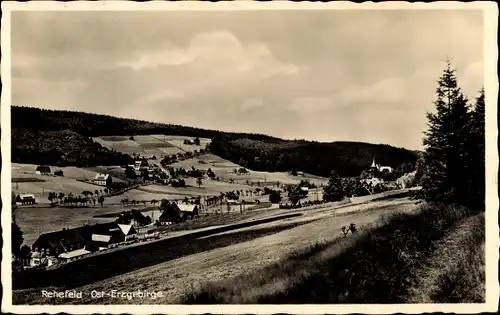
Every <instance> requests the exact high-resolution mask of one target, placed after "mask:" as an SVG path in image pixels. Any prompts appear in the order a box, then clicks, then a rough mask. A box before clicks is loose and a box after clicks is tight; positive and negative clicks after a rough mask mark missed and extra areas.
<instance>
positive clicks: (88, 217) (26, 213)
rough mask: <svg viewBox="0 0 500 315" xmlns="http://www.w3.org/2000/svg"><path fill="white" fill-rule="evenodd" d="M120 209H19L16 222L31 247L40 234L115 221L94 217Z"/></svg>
mask: <svg viewBox="0 0 500 315" xmlns="http://www.w3.org/2000/svg"><path fill="white" fill-rule="evenodd" d="M118 209H119V208H118V207H116V206H114V207H111V206H106V207H104V208H101V207H99V206H96V207H89V208H51V207H40V208H18V209H17V210H16V212H15V216H16V222H17V224H18V225H19V227H20V228H21V231H23V237H24V243H25V244H27V245H28V246H31V244H33V242H34V241H35V240H36V239H37V238H38V236H39V235H40V233H47V232H52V231H57V230H61V229H62V228H73V227H78V226H82V225H84V224H86V223H89V224H94V223H102V222H109V221H114V220H115V219H116V218H94V217H93V216H94V215H97V214H102V213H108V212H111V211H113V210H115V211H118Z"/></svg>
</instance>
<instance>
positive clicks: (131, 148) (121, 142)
mask: <svg viewBox="0 0 500 315" xmlns="http://www.w3.org/2000/svg"><path fill="white" fill-rule="evenodd" d="M93 139H94V141H96V142H98V143H100V144H101V145H102V146H104V147H106V148H109V149H114V150H116V151H119V152H122V153H126V154H130V155H132V154H134V153H135V154H140V155H143V156H149V155H155V156H156V157H162V156H165V155H173V154H178V153H183V152H193V151H194V150H200V149H204V148H205V147H206V145H207V144H208V143H209V142H210V139H205V138H200V145H199V146H198V145H185V144H184V140H185V139H190V140H194V139H195V138H193V137H182V136H167V135H135V136H133V140H130V136H101V137H95V138H93Z"/></svg>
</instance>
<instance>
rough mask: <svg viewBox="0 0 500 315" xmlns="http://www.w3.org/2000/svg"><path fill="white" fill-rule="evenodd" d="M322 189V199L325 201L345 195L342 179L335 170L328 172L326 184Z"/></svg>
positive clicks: (338, 199)
mask: <svg viewBox="0 0 500 315" xmlns="http://www.w3.org/2000/svg"><path fill="white" fill-rule="evenodd" d="M323 190H324V195H323V199H325V200H326V201H340V200H342V199H344V197H345V192H344V188H343V185H342V179H341V178H340V176H339V174H338V173H337V172H336V171H332V172H331V173H330V179H329V180H328V185H327V186H326V187H325V188H324V189H323Z"/></svg>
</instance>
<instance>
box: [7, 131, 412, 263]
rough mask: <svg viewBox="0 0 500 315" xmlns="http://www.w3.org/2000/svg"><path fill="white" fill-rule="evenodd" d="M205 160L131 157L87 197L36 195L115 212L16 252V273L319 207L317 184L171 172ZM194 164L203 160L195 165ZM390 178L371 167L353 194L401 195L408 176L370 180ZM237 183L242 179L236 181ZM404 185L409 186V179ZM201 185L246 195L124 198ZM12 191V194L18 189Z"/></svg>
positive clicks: (20, 197)
mask: <svg viewBox="0 0 500 315" xmlns="http://www.w3.org/2000/svg"><path fill="white" fill-rule="evenodd" d="M131 139H132V137H131ZM183 144H184V145H188V146H189V145H195V144H198V145H199V140H198V139H194V140H191V139H185V140H184V142H183ZM206 154H209V151H208V148H205V149H200V150H194V151H188V152H186V153H184V154H181V153H179V154H175V155H174V154H173V155H167V156H159V157H158V158H157V157H156V156H154V155H153V156H148V157H141V156H140V155H138V154H137V155H135V154H134V155H135V156H136V161H135V163H134V164H130V165H125V166H122V167H120V169H121V172H117V170H116V169H114V171H113V174H114V175H112V174H110V173H106V172H104V173H96V174H95V175H94V177H93V178H83V179H76V180H77V181H79V182H83V183H86V184H90V185H93V186H95V187H96V189H95V190H93V191H92V189H88V190H85V191H82V192H76V191H75V192H69V193H67V194H65V193H63V192H56V191H49V192H47V194H46V193H45V191H44V192H43V193H42V195H47V197H46V198H47V200H48V201H49V206H50V207H53V208H69V209H73V208H74V209H79V208H82V209H84V208H91V209H94V208H95V209H100V208H101V209H102V208H103V207H104V206H105V205H107V206H109V207H114V209H116V210H115V211H114V212H112V213H104V214H100V215H95V217H102V218H108V219H111V220H114V221H111V222H105V223H94V224H90V223H89V221H86V223H85V224H84V225H82V226H76V227H75V226H72V227H63V228H62V229H60V230H56V231H48V232H45V233H40V234H39V235H37V236H36V237H37V238H36V239H35V240H34V242H33V243H32V244H31V247H29V246H26V245H25V246H23V247H22V248H21V254H20V257H21V259H20V260H19V261H18V268H21V270H22V269H30V268H38V269H39V268H42V269H43V268H49V269H50V268H54V267H55V266H58V265H62V264H67V263H70V262H73V261H75V260H79V259H83V258H86V257H89V256H92V255H95V254H96V253H101V252H105V251H108V250H112V249H113V250H116V249H120V248H125V247H127V246H131V245H134V246H136V245H137V244H138V243H143V242H148V241H151V240H157V239H160V238H165V237H169V236H170V234H171V233H170V232H169V227H171V226H173V225H175V224H178V223H182V222H186V221H190V220H195V221H196V220H200V218H202V217H206V216H213V215H224V214H225V213H227V214H230V213H240V214H243V213H247V212H248V211H259V210H260V211H261V210H268V211H269V210H272V209H299V208H301V207H307V206H312V205H318V204H321V203H324V202H326V201H325V200H324V199H323V188H324V186H325V185H326V182H322V183H319V184H318V183H315V182H314V181H312V182H311V181H309V180H307V179H301V180H300V181H298V182H296V183H293V184H292V183H286V182H282V183H280V181H274V182H269V181H267V180H266V178H264V180H263V181H260V180H259V181H256V182H255V181H251V180H249V179H245V178H246V177H245V175H247V176H248V175H249V174H250V173H251V171H249V170H248V169H246V168H244V167H241V166H237V165H235V167H234V168H233V169H232V170H231V171H226V172H227V173H231V174H232V176H231V177H230V178H228V177H227V176H225V177H224V176H220V175H226V174H219V176H218V175H216V172H214V171H213V170H212V169H211V167H207V166H206V165H204V163H200V165H201V166H205V168H204V169H199V168H196V167H195V166H191V167H190V168H187V169H185V168H183V167H179V166H176V165H175V163H176V162H180V161H190V160H193V159H196V158H197V157H200V156H203V155H206ZM200 161H203V160H199V161H198V162H200ZM392 171H393V169H392V168H391V167H389V166H382V165H380V164H377V163H376V160H375V159H373V162H372V164H371V165H370V166H369V168H368V169H367V170H366V172H365V174H364V177H363V178H360V179H358V183H357V184H358V185H359V187H358V190H357V192H356V193H357V194H358V196H359V195H371V194H374V193H379V192H382V191H387V190H391V189H404V188H406V185H407V183H408V182H409V180H408V175H407V176H406V177H402V178H399V179H397V180H395V181H384V179H383V178H381V177H380V176H377V174H390V173H391V172H392ZM33 173H34V174H36V175H38V176H39V177H52V178H55V179H56V180H57V178H63V177H64V176H65V175H64V173H63V171H62V170H61V169H59V168H57V167H50V166H46V165H39V166H37V167H36V169H34V170H33ZM294 173H295V174H293V175H295V176H296V177H297V178H302V177H304V176H305V175H304V173H303V172H301V171H297V172H294ZM221 177H224V178H221ZM238 177H243V179H241V180H239V179H238ZM409 178H410V179H411V174H410V177H409ZM206 180H208V181H211V182H212V181H213V182H221V181H222V182H224V181H225V182H226V184H228V185H229V187H231V185H234V186H238V185H237V182H240V184H243V185H245V188H246V189H240V187H241V185H239V186H238V188H237V189H232V190H226V191H221V192H219V193H218V194H216V195H210V194H206V193H201V194H197V193H196V192H193V193H190V194H189V195H186V196H184V197H183V198H178V199H175V198H174V199H172V198H169V197H168V194H164V195H163V196H161V195H160V196H159V197H158V198H157V199H150V200H146V199H139V198H137V199H129V198H127V197H123V196H124V194H125V193H126V192H127V191H129V190H131V189H140V187H148V185H151V184H154V185H159V186H169V187H172V188H173V189H177V190H179V189H184V188H186V186H187V185H186V181H189V182H190V183H191V184H192V186H194V188H196V187H198V188H201V186H203V185H204V182H205V181H206ZM16 188H19V183H17V182H16ZM186 189H187V188H186ZM14 190H15V189H14ZM360 190H361V192H360ZM352 197H355V196H354V195H353V196H352ZM116 198H120V199H119V206H118V205H116V201H117V200H118V199H116ZM113 200H115V205H113ZM13 201H14V202H15V203H14V204H13V205H14V207H16V208H23V207H33V206H36V205H37V204H39V203H42V204H43V203H44V202H46V201H45V200H40V199H39V198H38V199H37V197H36V196H35V194H33V193H31V194H30V193H20V194H13ZM130 206H132V207H133V208H130ZM201 220H202V219H201ZM174 234H175V233H174Z"/></svg>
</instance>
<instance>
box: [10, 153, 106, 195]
mask: <svg viewBox="0 0 500 315" xmlns="http://www.w3.org/2000/svg"><path fill="white" fill-rule="evenodd" d="M36 168H37V165H33V164H17V163H12V169H11V170H12V178H16V181H17V182H13V183H12V184H11V187H12V191H13V192H15V193H16V194H23V193H27V194H28V193H29V194H34V195H35V197H37V199H39V202H42V203H49V200H48V199H47V197H48V193H49V192H51V191H53V192H62V193H65V194H68V193H70V192H71V193H73V194H80V193H82V192H83V191H85V190H89V191H94V190H96V189H99V190H100V189H102V187H99V186H95V185H92V184H88V183H82V182H79V181H77V180H76V179H84V178H94V176H95V175H96V172H94V171H92V170H89V169H84V168H78V167H51V170H52V171H55V170H62V171H63V172H64V177H58V176H46V175H37V174H35V170H36ZM22 178H30V179H31V180H30V182H19V181H20V179H22ZM32 179H38V180H40V181H39V182H35V181H33V180H32Z"/></svg>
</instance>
